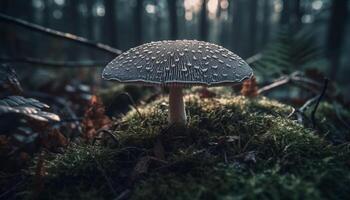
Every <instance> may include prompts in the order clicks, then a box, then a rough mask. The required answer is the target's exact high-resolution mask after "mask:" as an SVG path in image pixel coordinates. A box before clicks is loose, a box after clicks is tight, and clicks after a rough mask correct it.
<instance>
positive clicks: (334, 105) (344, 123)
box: [333, 101, 350, 130]
mask: <svg viewBox="0 0 350 200" xmlns="http://www.w3.org/2000/svg"><path fill="white" fill-rule="evenodd" d="M333 107H334V109H335V115H336V116H337V118H338V119H339V121H340V122H341V123H342V124H343V125H344V126H345V127H346V128H348V129H349V130H350V125H349V124H348V123H347V122H346V121H344V119H343V118H342V116H341V114H340V112H339V108H338V105H337V104H336V102H335V101H333Z"/></svg>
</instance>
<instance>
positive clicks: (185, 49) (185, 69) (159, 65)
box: [102, 40, 253, 86]
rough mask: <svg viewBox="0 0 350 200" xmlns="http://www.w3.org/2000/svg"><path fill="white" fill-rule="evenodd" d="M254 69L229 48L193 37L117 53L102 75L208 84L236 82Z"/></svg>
mask: <svg viewBox="0 0 350 200" xmlns="http://www.w3.org/2000/svg"><path fill="white" fill-rule="evenodd" d="M252 75H253V70H252V69H251V68H250V67H249V65H248V64H247V63H246V62H245V61H244V60H243V59H242V58H240V57H239V56H237V55H236V54H234V53H232V52H231V51H229V50H227V49H225V48H223V47H221V46H219V45H216V44H211V43H208V42H202V41H196V40H175V41H158V42H151V43H147V44H143V45H140V46H138V47H135V48H132V49H130V50H128V51H126V52H124V53H123V54H121V55H119V56H118V57H117V58H115V59H114V60H113V61H111V62H110V63H109V64H108V65H107V66H106V67H105V69H104V70H103V73H102V77H103V78H104V79H106V80H115V81H118V82H123V83H143V84H151V85H152V84H155V85H170V84H180V85H181V84H183V85H207V86H215V85H222V84H230V83H232V84H233V83H239V82H241V81H243V80H244V79H248V78H250V77H251V76H252Z"/></svg>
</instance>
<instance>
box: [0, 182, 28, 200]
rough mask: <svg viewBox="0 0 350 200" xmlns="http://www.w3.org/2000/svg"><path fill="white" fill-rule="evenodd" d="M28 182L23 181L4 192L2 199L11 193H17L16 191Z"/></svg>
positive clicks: (0, 196) (0, 195) (1, 195)
mask: <svg viewBox="0 0 350 200" xmlns="http://www.w3.org/2000/svg"><path fill="white" fill-rule="evenodd" d="M26 181H27V180H26V179H23V180H20V181H19V182H17V183H16V184H15V185H14V186H12V187H11V188H9V189H7V190H6V191H4V192H3V193H1V194H0V199H2V198H4V197H6V196H7V195H8V194H10V193H11V192H14V191H16V189H17V188H18V187H19V186H20V185H22V184H23V183H25V182H26Z"/></svg>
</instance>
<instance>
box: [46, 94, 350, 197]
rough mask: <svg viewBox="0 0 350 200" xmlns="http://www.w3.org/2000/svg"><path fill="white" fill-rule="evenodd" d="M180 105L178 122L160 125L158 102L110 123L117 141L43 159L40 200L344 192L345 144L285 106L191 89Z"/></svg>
mask: <svg viewBox="0 0 350 200" xmlns="http://www.w3.org/2000/svg"><path fill="white" fill-rule="evenodd" d="M186 105H187V112H188V116H189V124H188V126H187V127H168V126H167V108H168V105H167V100H166V99H163V98H161V99H159V100H157V101H155V102H153V103H150V104H148V105H147V106H144V107H142V108H140V112H141V115H142V116H140V115H139V114H138V113H137V112H136V111H131V112H129V113H128V114H127V115H126V116H125V117H124V118H123V119H122V120H120V121H118V122H116V125H115V127H114V128H113V133H114V135H115V136H116V138H117V140H118V143H117V144H112V145H103V144H102V143H101V144H96V145H71V147H70V148H69V149H68V150H67V151H66V152H65V153H64V154H61V155H47V161H46V171H47V175H46V176H45V178H44V181H45V182H44V187H43V190H42V191H41V192H40V198H42V199H48V198H49V199H112V198H116V197H118V196H119V197H122V196H123V195H125V197H127V198H131V199H346V198H349V194H350V189H349V187H347V186H348V184H350V171H349V168H350V166H349V163H348V160H349V158H350V154H349V146H347V145H341V146H340V145H339V146H334V145H331V144H330V143H329V142H328V141H327V140H326V139H324V138H323V136H322V137H321V136H319V135H318V134H316V133H315V132H313V131H312V130H309V129H306V128H304V127H303V126H302V125H300V124H298V123H296V122H295V121H292V120H290V119H288V118H287V116H288V115H289V113H290V112H291V111H292V108H291V107H289V106H287V105H283V104H280V103H278V102H276V101H272V100H269V99H266V98H263V97H262V98H257V99H254V100H250V99H247V98H244V97H240V96H238V97H221V98H213V99H199V98H198V97H196V96H192V95H188V96H186ZM120 195H122V196H120Z"/></svg>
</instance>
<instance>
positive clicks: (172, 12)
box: [168, 0, 178, 40]
mask: <svg viewBox="0 0 350 200" xmlns="http://www.w3.org/2000/svg"><path fill="white" fill-rule="evenodd" d="M168 8H169V21H170V38H171V39H172V40H176V39H177V38H178V29H177V0H168Z"/></svg>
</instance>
